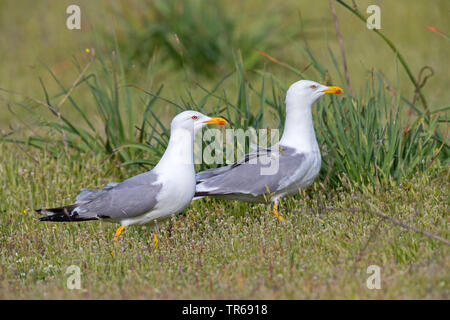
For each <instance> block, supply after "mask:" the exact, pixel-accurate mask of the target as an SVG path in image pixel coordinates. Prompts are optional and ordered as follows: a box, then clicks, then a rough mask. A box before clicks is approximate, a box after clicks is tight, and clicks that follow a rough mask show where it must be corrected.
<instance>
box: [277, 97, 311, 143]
mask: <svg viewBox="0 0 450 320" xmlns="http://www.w3.org/2000/svg"><path fill="white" fill-rule="evenodd" d="M280 144H281V145H282V146H288V147H291V148H294V149H296V150H297V151H301V152H316V151H319V146H318V144H317V139H316V134H315V132H314V125H313V119H312V111H311V103H309V102H304V100H303V99H295V97H289V96H288V97H286V121H285V124H284V132H283V136H282V137H281V140H280Z"/></svg>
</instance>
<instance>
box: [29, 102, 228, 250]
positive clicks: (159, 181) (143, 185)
mask: <svg viewBox="0 0 450 320" xmlns="http://www.w3.org/2000/svg"><path fill="white" fill-rule="evenodd" d="M208 124H218V125H224V124H226V121H225V120H224V119H222V118H216V117H208V116H206V115H204V114H202V113H200V112H196V111H184V112H182V113H180V114H178V115H177V116H176V117H175V118H173V120H172V123H171V129H170V139H169V144H168V146H167V149H166V151H165V152H164V155H163V156H162V158H161V160H160V161H159V162H158V164H157V165H156V166H155V167H154V168H153V170H150V171H148V172H145V173H141V174H139V175H137V176H134V177H132V178H129V179H127V180H125V181H123V182H120V183H114V182H113V183H109V184H108V185H107V186H105V187H104V188H102V189H98V190H94V189H82V192H81V193H80V194H79V195H78V196H77V198H76V201H75V203H74V204H71V205H67V206H63V207H58V208H49V209H39V210H36V212H37V213H39V214H44V215H46V216H45V217H43V218H40V219H39V220H40V221H52V222H73V221H87V220H105V221H112V222H119V223H120V227H119V228H118V229H117V231H116V236H115V239H116V240H117V239H118V238H119V236H120V234H121V233H122V231H123V230H124V228H125V227H127V226H129V225H133V224H146V223H151V222H154V221H155V220H157V219H158V220H160V219H164V218H167V217H169V216H171V215H174V214H177V213H179V212H181V211H182V210H184V209H185V208H186V207H187V206H188V205H189V203H190V202H191V201H192V198H193V196H194V193H195V169H194V156H193V148H194V135H195V132H196V131H197V130H200V129H201V128H202V127H204V126H206V125H208ZM155 243H157V238H156V236H155Z"/></svg>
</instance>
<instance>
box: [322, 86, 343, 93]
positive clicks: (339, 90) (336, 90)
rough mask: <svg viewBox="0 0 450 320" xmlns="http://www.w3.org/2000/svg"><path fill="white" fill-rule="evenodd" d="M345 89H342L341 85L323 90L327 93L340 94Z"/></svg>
mask: <svg viewBox="0 0 450 320" xmlns="http://www.w3.org/2000/svg"><path fill="white" fill-rule="evenodd" d="M343 91H344V90H342V89H341V88H339V87H327V88H326V89H325V90H322V92H325V93H335V94H339V93H342V92H343Z"/></svg>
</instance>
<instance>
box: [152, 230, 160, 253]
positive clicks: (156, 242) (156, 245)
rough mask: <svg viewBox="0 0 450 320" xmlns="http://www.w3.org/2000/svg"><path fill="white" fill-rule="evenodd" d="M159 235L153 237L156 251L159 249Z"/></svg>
mask: <svg viewBox="0 0 450 320" xmlns="http://www.w3.org/2000/svg"><path fill="white" fill-rule="evenodd" d="M158 242H159V241H158V235H157V234H156V233H155V235H154V236H153V243H154V245H155V249H158Z"/></svg>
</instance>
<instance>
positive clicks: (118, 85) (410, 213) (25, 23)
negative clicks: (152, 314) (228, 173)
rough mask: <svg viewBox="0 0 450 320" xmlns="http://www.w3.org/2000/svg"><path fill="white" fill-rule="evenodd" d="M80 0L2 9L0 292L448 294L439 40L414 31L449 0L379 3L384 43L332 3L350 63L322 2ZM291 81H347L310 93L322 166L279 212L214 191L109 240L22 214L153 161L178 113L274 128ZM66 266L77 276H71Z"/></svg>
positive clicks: (95, 226)
mask: <svg viewBox="0 0 450 320" xmlns="http://www.w3.org/2000/svg"><path fill="white" fill-rule="evenodd" d="M75 2H77V3H78V4H79V5H80V7H81V9H82V12H83V25H82V31H69V30H67V29H65V24H64V19H65V17H66V15H65V14H64V13H65V4H64V3H58V4H53V2H52V6H49V7H48V8H45V10H44V8H43V7H40V6H36V7H34V10H32V11H31V12H32V16H31V17H29V18H28V19H26V18H25V17H23V12H25V7H24V5H23V4H16V3H15V2H14V1H3V2H1V3H0V27H1V30H2V31H1V34H2V36H3V37H0V43H1V46H2V48H8V50H2V52H1V53H0V58H1V59H2V68H1V70H0V103H1V108H2V113H1V114H0V129H1V135H0V159H1V163H0V184H1V186H2V191H1V193H0V229H1V232H0V248H1V253H0V254H1V261H2V263H1V264H0V298H94V299H103V298H155V299H158V298H162V299H167V298H185V299H190V298H201V299H209V298H219V299H220V298H243V299H245V298H247V299H248V298H263V299H273V298H275V299H277V298H288V299H291V298H295V299H299V298H306V299H310V298H331V299H335V298H350V299H352V298H374V299H386V298H400V299H403V298H438V299H447V298H448V297H449V293H450V290H449V288H450V286H449V280H450V279H449V274H448V267H449V242H448V239H449V238H450V235H449V226H448V222H449V220H448V212H449V196H448V195H449V191H450V185H449V181H450V180H449V170H448V167H449V153H450V148H449V140H448V133H449V132H448V131H449V125H448V118H447V117H448V111H449V109H450V107H449V106H448V101H449V98H450V94H449V93H448V90H447V89H446V87H445V85H446V83H447V82H448V73H447V70H448V58H447V57H448V54H449V53H450V46H449V44H450V42H449V41H448V37H447V36H446V35H445V32H444V33H440V31H439V30H436V29H433V28H431V29H430V28H428V29H427V28H425V26H430V25H431V26H432V27H435V28H438V29H439V28H440V29H443V31H448V30H445V26H446V24H445V23H446V16H445V14H444V13H443V12H445V11H446V10H447V9H448V8H449V5H448V3H447V2H445V1H436V2H435V3H433V5H432V6H427V5H425V4H424V3H422V4H420V3H419V2H414V3H410V2H407V1H396V2H395V3H394V2H389V3H387V2H386V3H384V2H382V3H381V4H380V6H381V8H382V15H383V16H382V17H383V18H382V23H383V25H382V30H380V32H381V37H380V36H379V35H377V34H374V32H373V31H370V30H368V29H366V27H365V24H364V23H363V22H362V21H360V20H359V19H358V17H357V14H355V12H352V10H354V7H353V4H352V1H337V2H336V3H335V7H336V13H337V14H336V17H337V18H338V23H339V24H340V27H341V32H342V34H343V43H344V48H343V49H344V52H345V55H346V60H347V63H348V71H346V70H345V69H344V67H343V64H342V56H341V53H340V52H341V51H340V49H342V48H340V47H339V43H338V41H337V39H336V33H335V24H334V21H333V15H332V13H331V11H330V6H329V2H328V1H323V2H317V3H314V4H311V3H310V2H300V3H297V1H286V2H285V5H284V6H281V7H280V6H279V5H275V4H274V3H272V2H269V1H265V2H258V1H254V0H251V1H246V2H244V3H241V2H238V1H227V2H225V1H217V2H215V3H213V2H209V1H208V2H207V1H198V0H197V1H195V0H194V1H187V0H186V1H139V2H137V1H117V2H115V3H113V4H111V3H109V2H101V1H99V2H91V1H75ZM42 3H45V1H43V2H42ZM347 3H348V7H345V6H344V5H346V4H347ZM29 4H30V3H29ZM343 4H344V5H343ZM406 4H407V6H406ZM367 5H368V2H366V1H358V2H357V8H358V12H359V13H358V14H361V15H362V16H365V8H366V7H367ZM257 9H258V10H257ZM447 11H448V10H447ZM405 19H410V21H411V23H408V25H407V26H406V25H404V24H401V21H402V20H405ZM408 21H409V20H408ZM55 26H59V27H55ZM433 30H434V31H433ZM447 33H448V32H447ZM412 35H414V36H412ZM338 38H339V37H338ZM86 49H88V50H86ZM426 65H428V66H429V67H425V68H423V67H424V66H426ZM421 70H422V71H421ZM411 74H412V76H413V77H412V79H411V77H410V75H411ZM430 75H432V76H430ZM428 76H429V77H428ZM299 79H311V80H315V81H318V82H322V83H326V84H330V85H331V84H333V85H339V86H341V87H343V88H344V94H343V95H341V96H338V97H334V96H333V97H325V98H323V99H321V100H320V101H319V102H318V103H316V105H315V106H314V110H313V115H314V122H315V128H316V134H317V138H318V141H319V145H320V148H321V151H322V157H323V164H322V171H321V173H320V177H319V178H318V179H317V181H316V182H315V183H314V185H313V186H312V187H311V188H309V189H307V190H301V191H299V194H298V195H296V196H294V197H290V198H288V199H284V200H283V201H282V203H281V214H282V215H283V216H284V217H285V220H286V221H285V222H280V221H278V220H277V219H276V218H275V217H274V216H273V215H272V214H271V213H270V208H269V207H268V206H267V205H264V204H258V205H254V204H246V203H241V202H236V201H231V202H226V201H220V200H214V199H203V200H200V201H195V202H193V203H192V204H191V205H190V206H189V208H188V209H186V210H185V211H184V212H183V213H182V214H181V215H179V216H177V217H173V218H171V219H170V220H169V221H167V222H162V223H160V225H159V229H158V230H157V231H152V230H150V229H148V228H146V227H131V228H128V229H127V230H126V232H125V233H124V236H123V238H122V239H121V240H120V241H119V242H118V243H113V242H112V238H113V231H114V229H115V228H114V225H112V224H109V223H99V222H88V223H73V224H49V223H38V222H37V219H36V216H35V215H34V213H33V209H36V208H39V207H49V206H50V207H51V206H58V205H61V204H69V203H71V202H72V201H73V199H74V198H75V196H76V195H77V194H78V192H79V190H80V188H81V187H85V188H98V187H102V186H104V185H106V184H107V183H108V182H111V181H120V180H121V179H125V178H127V177H130V176H131V175H133V174H136V173H139V172H142V171H143V170H147V169H150V168H152V167H153V166H154V164H155V163H157V161H158V160H159V158H160V156H161V155H162V153H163V151H164V149H165V146H166V145H167V141H168V137H169V124H170V119H171V118H172V116H174V115H175V114H176V113H178V112H180V111H181V110H187V109H195V110H199V111H202V112H204V113H208V114H211V115H220V116H223V117H225V118H227V120H229V123H230V127H232V128H243V129H247V128H250V127H252V128H255V129H260V128H279V129H280V130H282V129H283V121H284V116H285V113H284V112H285V111H284V96H285V93H286V90H287V88H288V87H289V85H290V84H291V83H292V82H294V81H297V80H299ZM349 84H350V85H349ZM421 95H422V96H423V98H424V99H422V98H421ZM425 99H426V100H425ZM207 167H209V166H207V165H205V164H200V165H197V168H196V169H197V170H202V169H205V168H207ZM380 213H381V216H380ZM383 215H386V216H388V218H386V217H383ZM391 218H392V219H391ZM154 232H157V233H158V235H159V239H160V241H159V247H158V248H155V247H154V246H153V234H154ZM112 251H114V255H111V252H112ZM70 265H77V266H79V267H80V268H81V270H82V288H83V289H82V290H79V291H78V290H68V289H67V288H66V279H67V275H65V271H66V268H67V267H69V266H70ZM370 265H378V266H380V267H381V273H382V289H381V290H369V289H368V288H367V287H366V279H367V277H368V276H369V274H367V272H366V270H367V267H368V266H370Z"/></svg>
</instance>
